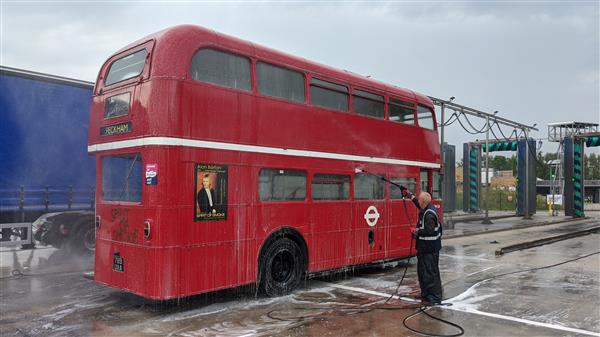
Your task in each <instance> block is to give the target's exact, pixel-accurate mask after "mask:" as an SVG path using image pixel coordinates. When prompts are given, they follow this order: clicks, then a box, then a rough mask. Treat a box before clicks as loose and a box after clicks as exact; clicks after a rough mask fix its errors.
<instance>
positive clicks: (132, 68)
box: [104, 49, 148, 85]
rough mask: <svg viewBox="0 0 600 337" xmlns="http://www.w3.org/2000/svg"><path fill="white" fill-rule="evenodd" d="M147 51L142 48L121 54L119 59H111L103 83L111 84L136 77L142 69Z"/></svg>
mask: <svg viewBox="0 0 600 337" xmlns="http://www.w3.org/2000/svg"><path fill="white" fill-rule="evenodd" d="M147 55H148V51H147V50H146V49H142V50H140V51H137V52H135V53H133V54H129V55H127V56H123V57H121V58H120V59H118V60H116V61H113V63H112V64H111V65H110V68H109V69H108V74H107V75H106V79H105V80H104V85H111V84H115V83H117V82H121V81H125V80H128V79H130V78H133V77H136V76H138V75H139V74H141V73H142V70H144V64H145V63H146V56H147Z"/></svg>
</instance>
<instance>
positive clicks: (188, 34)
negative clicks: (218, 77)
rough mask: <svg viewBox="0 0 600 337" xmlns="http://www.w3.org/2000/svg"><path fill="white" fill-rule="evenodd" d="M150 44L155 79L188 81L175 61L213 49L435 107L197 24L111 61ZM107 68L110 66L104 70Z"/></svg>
mask: <svg viewBox="0 0 600 337" xmlns="http://www.w3.org/2000/svg"><path fill="white" fill-rule="evenodd" d="M148 41H154V48H153V56H152V58H153V61H152V67H151V74H152V76H168V77H171V76H176V77H180V78H186V77H187V76H188V71H189V64H188V63H186V64H185V66H183V64H182V63H181V62H173V60H181V59H182V58H185V59H186V60H188V59H189V62H191V57H192V55H193V53H194V52H196V50H198V49H199V48H201V47H209V46H212V47H216V48H223V49H226V50H230V51H232V52H237V53H240V54H243V55H247V56H251V57H256V58H259V59H263V60H265V61H267V62H272V63H275V64H279V65H283V66H287V67H290V68H292V69H297V70H300V71H303V72H307V73H309V74H312V75H316V76H317V77H320V78H323V79H324V80H328V79H329V80H332V81H338V82H342V83H346V84H351V85H353V86H356V87H362V88H365V89H370V90H374V91H378V92H385V93H387V94H391V95H394V96H399V98H407V99H413V100H415V101H416V102H418V103H421V104H425V105H427V106H430V107H433V103H432V102H431V100H430V99H429V97H427V96H426V95H423V94H420V93H416V92H414V91H411V90H408V89H404V88H400V87H397V86H394V85H390V84H386V83H383V82H379V81H375V80H373V79H370V78H367V77H365V76H361V75H358V74H355V73H353V72H351V71H348V70H340V69H336V68H333V67H329V66H326V65H323V64H320V63H317V62H313V61H309V60H307V59H304V58H301V57H298V56H294V55H290V54H287V53H283V52H280V51H277V50H274V49H271V48H268V47H264V46H260V45H258V44H255V43H252V42H249V41H245V40H242V39H239V38H236V37H232V36H228V35H225V34H222V33H218V32H216V31H214V30H210V29H207V28H203V27H199V26H194V25H179V26H175V27H171V28H167V29H164V30H161V31H159V32H156V33H154V34H151V35H148V36H146V37H144V38H142V39H140V40H138V41H136V42H133V43H131V44H129V45H127V46H126V47H124V48H122V49H121V50H119V51H118V52H117V53H115V55H114V56H113V57H111V58H110V60H113V59H114V58H115V56H116V55H119V54H121V53H124V52H125V51H128V50H129V49H131V48H134V47H136V46H139V45H141V44H143V43H146V42H148ZM106 66H107V64H105V66H104V67H103V68H105V67H106Z"/></svg>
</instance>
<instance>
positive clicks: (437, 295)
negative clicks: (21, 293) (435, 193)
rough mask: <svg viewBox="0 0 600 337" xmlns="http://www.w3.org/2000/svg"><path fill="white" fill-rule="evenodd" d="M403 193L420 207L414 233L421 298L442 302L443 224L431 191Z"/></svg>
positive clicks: (435, 302)
mask: <svg viewBox="0 0 600 337" xmlns="http://www.w3.org/2000/svg"><path fill="white" fill-rule="evenodd" d="M403 194H404V196H405V197H407V198H409V199H411V200H412V201H413V203H414V204H415V205H416V206H417V208H418V209H419V221H418V223H417V227H416V228H414V229H413V230H412V235H413V238H414V239H415V240H416V241H417V259H418V261H417V274H418V276H419V286H420V287H421V298H422V299H423V300H424V301H427V302H429V303H433V304H437V303H441V302H442V281H441V279H440V269H439V267H438V263H439V260H440V253H439V252H440V249H441V248H442V226H441V224H440V222H439V221H438V216H437V212H436V209H435V206H433V205H432V204H431V195H430V194H429V193H427V192H421V193H419V197H415V196H414V195H412V194H411V193H410V192H409V191H407V190H404V191H403Z"/></svg>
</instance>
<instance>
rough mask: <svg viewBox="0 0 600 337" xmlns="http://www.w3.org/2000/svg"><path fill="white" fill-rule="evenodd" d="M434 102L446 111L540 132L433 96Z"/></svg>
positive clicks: (531, 126) (528, 126) (529, 126)
mask: <svg viewBox="0 0 600 337" xmlns="http://www.w3.org/2000/svg"><path fill="white" fill-rule="evenodd" d="M428 97H429V98H430V99H431V100H432V101H433V104H434V105H437V106H440V107H442V106H443V107H444V108H445V109H450V110H454V111H456V112H462V113H465V114H468V115H471V116H476V117H481V118H489V119H490V120H491V121H493V122H497V123H498V124H503V125H506V126H509V127H512V128H516V129H520V130H528V131H531V130H535V131H539V130H538V129H537V128H536V127H535V126H533V125H526V124H522V123H518V122H515V121H512V120H510V119H506V118H503V117H498V116H497V115H495V114H492V113H489V112H484V111H481V110H477V109H473V108H469V107H468V106H464V105H461V104H456V103H454V102H452V101H450V100H444V99H440V98H437V97H433V96H428ZM444 122H445V121H442V123H444Z"/></svg>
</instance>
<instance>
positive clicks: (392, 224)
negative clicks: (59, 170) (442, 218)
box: [88, 26, 441, 299]
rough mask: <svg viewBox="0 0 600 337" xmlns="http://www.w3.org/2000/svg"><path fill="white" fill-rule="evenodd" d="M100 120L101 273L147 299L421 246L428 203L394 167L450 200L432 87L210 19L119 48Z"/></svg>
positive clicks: (93, 140)
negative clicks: (368, 73)
mask: <svg viewBox="0 0 600 337" xmlns="http://www.w3.org/2000/svg"><path fill="white" fill-rule="evenodd" d="M89 130H90V135H89V146H88V151H89V152H90V153H93V154H94V155H95V156H96V158H97V161H96V162H97V167H96V172H97V180H96V185H97V195H96V200H97V204H96V214H97V217H96V227H97V232H96V252H95V254H96V255H95V262H96V263H95V280H96V281H97V282H99V283H101V284H105V285H108V286H110V287H114V288H117V289H122V290H125V291H129V292H132V293H135V294H138V295H141V296H143V297H146V298H152V299H170V298H177V297H183V296H189V295H193V294H199V293H204V292H209V291H215V290H218V289H223V288H229V287H234V286H239V285H245V284H252V283H254V284H258V285H259V286H260V288H261V289H262V290H263V291H264V292H266V293H267V294H268V295H280V294H284V293H287V292H289V291H291V290H293V289H294V288H296V287H297V286H298V285H299V284H300V283H301V282H302V281H303V280H304V279H305V278H306V277H307V276H308V275H310V274H314V273H318V272H321V271H327V270H333V269H339V268H344V267H349V266H356V265H363V264H368V263H373V262H378V261H386V260H393V259H398V258H403V257H406V256H408V255H409V254H410V252H411V249H410V245H411V239H410V227H411V226H412V225H414V223H411V221H413V222H414V221H415V220H416V216H417V210H416V208H415V207H414V205H413V204H412V203H410V202H407V203H404V202H403V200H402V196H401V192H400V190H399V188H397V187H395V186H394V185H392V184H385V183H384V181H383V180H382V179H381V177H384V178H386V179H388V180H390V181H392V182H395V183H398V184H402V185H405V186H406V187H408V188H409V189H410V190H412V191H419V190H428V191H429V192H431V193H432V194H433V196H434V199H438V200H435V203H436V204H437V205H439V206H441V204H440V200H439V189H440V185H439V170H440V167H441V162H440V153H439V148H440V147H439V141H438V135H437V131H436V121H435V114H434V112H433V105H432V102H431V101H430V100H429V99H428V98H427V97H426V96H424V95H421V94H418V93H415V92H413V91H410V90H406V89H401V88H398V87H395V86H391V85H386V84H383V83H380V82H376V81H373V80H371V79H368V78H365V77H362V76H358V75H356V74H353V73H350V72H347V71H340V70H336V69H333V68H330V67H327V66H323V65H320V64H317V63H313V62H310V61H307V60H305V59H303V58H299V57H295V56H291V55H287V54H284V53H281V52H277V51H274V50H271V49H268V48H264V47H261V46H258V45H256V44H253V43H250V42H246V41H242V40H239V39H236V38H232V37H229V36H225V35H222V34H219V33H216V32H214V31H211V30H207V29H204V28H200V27H196V26H177V27H174V28H170V29H167V30H163V31H161V32H158V33H156V34H153V35H150V36H148V37H146V38H144V39H141V40H139V41H137V42H135V43H133V44H131V45H129V46H127V47H125V48H123V49H122V50H120V51H119V52H117V53H116V54H114V55H113V56H112V57H110V58H109V59H108V60H107V61H106V63H105V64H104V65H103V66H102V68H101V69H100V72H99V75H98V79H97V81H96V87H95V89H94V97H93V104H92V109H91V117H90V128H89ZM366 172H369V173H366ZM440 210H441V208H440ZM407 211H408V213H407ZM440 213H441V212H440ZM440 215H441V214H440Z"/></svg>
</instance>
